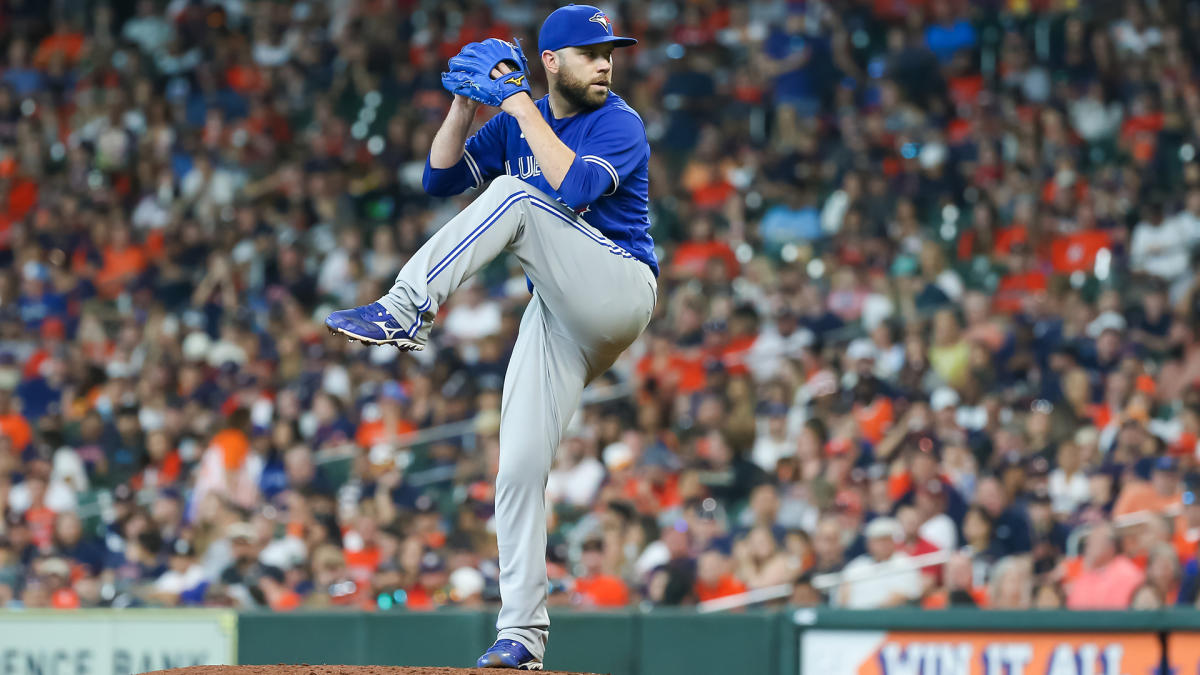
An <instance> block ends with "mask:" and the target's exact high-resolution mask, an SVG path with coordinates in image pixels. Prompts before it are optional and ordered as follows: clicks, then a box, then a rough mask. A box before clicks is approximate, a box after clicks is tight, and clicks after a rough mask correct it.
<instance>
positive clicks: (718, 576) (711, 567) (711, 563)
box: [694, 546, 746, 602]
mask: <svg viewBox="0 0 1200 675" xmlns="http://www.w3.org/2000/svg"><path fill="white" fill-rule="evenodd" d="M731 568H732V561H731V560H730V559H729V556H727V555H725V553H724V552H723V551H722V550H721V549H720V548H719V547H716V546H713V547H710V548H709V549H708V550H707V551H705V552H703V553H701V554H700V558H699V559H698V560H697V561H696V585H695V588H694V591H695V593H696V599H697V600H699V601H700V602H707V601H709V600H716V599H717V598H724V597H726V596H730V595H737V594H738V593H745V592H746V585H745V584H743V583H742V582H741V581H739V580H738V578H737V577H735V576H733V572H732V571H731Z"/></svg>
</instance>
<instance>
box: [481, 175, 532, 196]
mask: <svg viewBox="0 0 1200 675" xmlns="http://www.w3.org/2000/svg"><path fill="white" fill-rule="evenodd" d="M525 188H526V183H525V181H523V180H521V179H520V178H517V177H516V176H509V175H507V174H505V175H503V176H496V177H495V178H494V179H492V184H491V185H489V186H488V189H487V191H488V192H493V193H502V194H506V195H511V194H514V193H516V192H521V191H523V190H524V189H525Z"/></svg>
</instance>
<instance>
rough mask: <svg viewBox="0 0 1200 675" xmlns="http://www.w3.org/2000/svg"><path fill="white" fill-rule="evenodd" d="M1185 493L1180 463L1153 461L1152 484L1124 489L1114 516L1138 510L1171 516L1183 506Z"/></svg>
mask: <svg viewBox="0 0 1200 675" xmlns="http://www.w3.org/2000/svg"><path fill="white" fill-rule="evenodd" d="M1182 499H1183V490H1182V488H1181V486H1180V480H1179V464H1178V463H1177V462H1176V460H1175V458H1174V457H1159V458H1158V459H1156V460H1154V468H1153V469H1151V472H1150V480H1149V481H1142V480H1139V481H1132V482H1130V483H1128V484H1127V485H1126V486H1125V487H1124V488H1122V489H1121V493H1120V494H1119V495H1118V496H1117V502H1116V504H1114V505H1113V517H1114V518H1118V517H1120V516H1125V515H1129V514H1131V513H1137V512H1139V511H1148V512H1151V513H1163V514H1165V513H1168V511H1169V510H1174V509H1176V508H1178V507H1179V506H1180V505H1181V504H1182Z"/></svg>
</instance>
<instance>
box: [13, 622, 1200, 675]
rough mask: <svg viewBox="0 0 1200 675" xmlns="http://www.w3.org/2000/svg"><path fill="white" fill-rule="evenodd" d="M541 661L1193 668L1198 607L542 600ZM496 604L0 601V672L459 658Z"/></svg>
mask: <svg viewBox="0 0 1200 675" xmlns="http://www.w3.org/2000/svg"><path fill="white" fill-rule="evenodd" d="M551 617H552V628H551V643H550V650H549V652H548V654H547V659H546V666H547V668H551V669H554V670H566V671H578V672H588V673H609V674H611V675H677V674H678V675H683V674H685V673H686V674H688V675H697V674H702V673H713V674H722V673H738V674H742V673H746V674H753V675H760V674H761V675H1200V612H1198V611H1196V610H1191V609H1169V610H1160V611H1146V612H1132V611H1130V612H1066V611H1032V612H1007V611H978V610H941V611H922V610H887V611H847V610H836V609H809V608H801V609H789V610H771V611H767V610H749V611H744V612H739V613H736V614H701V613H699V612H696V611H694V610H682V609H661V610H654V611H650V612H642V611H638V610H625V611H612V612H572V611H560V612H552V613H551ZM495 618H496V617H495V614H494V613H493V612H483V611H461V610H446V611H438V612H429V613H409V612H381V613H362V612H332V611H331V612H295V613H288V614H274V613H258V612H244V613H240V614H239V613H235V612H231V611H224V610H82V611H16V610H9V611H2V612H0V675H132V674H134V673H143V672H147V671H151V670H160V669H166V668H176V667H182V666H189V665H205V664H212V665H219V664H248V665H250V664H276V663H294V664H303V663H308V664H318V663H328V664H346V665H365V664H381V665H400V664H403V665H417V666H420V665H429V666H469V665H470V664H471V662H472V660H473V659H474V657H475V656H476V655H478V654H479V653H480V652H481V651H482V650H483V649H485V648H486V647H487V646H488V645H489V644H490V643H491V641H492V639H493V637H494V622H495Z"/></svg>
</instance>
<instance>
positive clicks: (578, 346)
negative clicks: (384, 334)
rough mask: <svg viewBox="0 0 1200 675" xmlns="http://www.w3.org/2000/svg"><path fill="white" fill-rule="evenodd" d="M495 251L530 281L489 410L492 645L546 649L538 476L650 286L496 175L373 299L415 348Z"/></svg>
mask: <svg viewBox="0 0 1200 675" xmlns="http://www.w3.org/2000/svg"><path fill="white" fill-rule="evenodd" d="M502 251H510V252H512V253H513V254H514V255H516V257H517V259H518V260H520V261H521V266H522V267H523V268H524V269H525V273H526V274H527V275H529V278H530V280H531V281H533V286H534V291H533V299H532V300H531V301H530V302H529V305H528V306H527V307H526V308H525V313H524V315H523V316H522V318H521V328H520V332H519V334H518V336H517V343H516V346H515V348H514V349H513V354H512V359H511V361H510V362H509V364H508V371H507V373H505V378H504V392H503V394H502V398H501V410H500V470H499V474H498V475H497V476H496V535H497V542H498V544H499V549H500V598H501V603H502V606H501V609H500V615H499V618H498V619H497V620H496V629H497V631H498V637H499V638H502V639H510V640H517V641H518V642H521V643H522V644H524V645H525V646H526V647H527V648H528V649H529V651H530V652H531V653H532V654H533V655H534V656H535V657H537V658H538V659H541V658H542V657H543V656H544V654H545V650H546V639H547V637H548V635H549V626H550V619H549V616H548V615H547V613H546V594H547V588H548V581H547V578H546V478H547V476H548V475H549V473H550V465H551V462H552V460H553V457H554V452H555V450H556V449H557V448H558V444H559V441H560V440H561V438H562V434H563V432H564V431H565V430H566V426H567V423H568V422H570V420H571V417H572V415H573V414H574V413H575V409H576V408H577V407H578V406H579V400H580V397H581V395H582V394H583V388H584V386H585V385H586V384H587V383H588V382H590V381H591V380H592V379H594V378H596V377H597V376H599V375H601V374H602V373H604V371H606V370H607V369H608V368H609V367H610V366H611V365H612V364H613V362H614V361H616V359H617V357H618V356H619V355H620V354H621V352H623V351H624V350H625V349H626V348H627V347H629V345H630V344H632V343H633V341H634V340H635V339H637V337H638V335H640V334H641V333H642V331H643V330H645V328H646V325H647V324H648V323H649V322H650V315H651V313H652V312H653V311H654V305H655V302H656V299H657V293H658V284H657V282H656V280H655V278H654V273H653V272H652V271H651V269H650V267H649V266H648V265H646V264H645V263H643V262H641V261H639V260H637V259H635V258H633V257H632V256H630V255H629V254H628V253H626V252H625V251H624V250H622V249H621V248H619V247H618V246H617V245H616V244H614V243H613V242H612V241H610V240H609V239H608V238H607V237H605V236H604V235H602V234H600V232H599V231H598V230H597V229H596V228H594V227H592V226H591V225H588V224H587V223H586V222H584V220H583V219H582V218H580V217H578V216H576V215H574V214H572V213H571V212H569V211H568V210H566V208H565V207H563V206H562V205H561V204H559V203H558V202H556V201H555V200H554V199H553V198H551V197H549V196H547V195H546V193H544V192H541V191H539V190H538V189H536V188H534V187H532V186H531V185H529V184H528V183H526V182H524V181H522V180H520V179H518V178H515V177H512V176H500V177H498V178H496V179H495V180H493V181H492V183H491V185H490V186H488V188H487V189H486V190H484V192H483V193H482V194H481V195H480V196H479V197H478V198H476V199H475V201H474V202H472V203H471V205H470V206H468V207H467V208H466V209H464V210H463V211H462V212H461V213H459V214H458V215H457V216H455V217H454V218H453V219H452V220H451V221H450V222H449V223H447V224H446V225H445V226H443V227H442V228H441V229H440V230H439V231H438V232H437V234H435V235H434V236H433V237H432V238H431V239H430V240H429V241H428V242H426V243H425V245H424V246H422V247H421V249H420V250H419V251H417V252H416V254H414V255H413V257H412V258H411V259H410V260H409V261H408V263H407V264H405V265H404V269H402V270H401V271H400V274H399V275H398V276H397V277H396V283H395V285H394V286H392V289H391V291H389V292H388V294H387V295H385V296H384V297H382V298H380V299H379V302H380V303H381V304H382V305H383V306H384V307H386V308H387V309H388V311H389V312H391V313H392V316H394V317H395V318H396V319H397V320H398V321H400V323H401V325H404V326H413V325H416V326H417V327H418V329H417V331H416V336H417V339H418V340H419V341H421V342H424V341H426V340H427V339H428V337H429V330H430V327H431V324H432V322H433V318H434V316H435V315H436V314H437V311H438V308H439V307H441V306H442V303H444V302H445V301H446V298H448V297H449V296H450V294H451V293H453V292H454V290H455V289H457V288H458V287H459V286H460V285H462V283H463V282H464V281H465V280H466V279H467V278H468V277H470V276H471V275H473V274H475V273H476V272H478V271H479V270H480V269H481V268H482V267H483V266H484V265H486V264H487V263H488V262H489V261H491V260H492V259H493V258H495V257H496V256H498V255H500V253H501V252H502Z"/></svg>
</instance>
